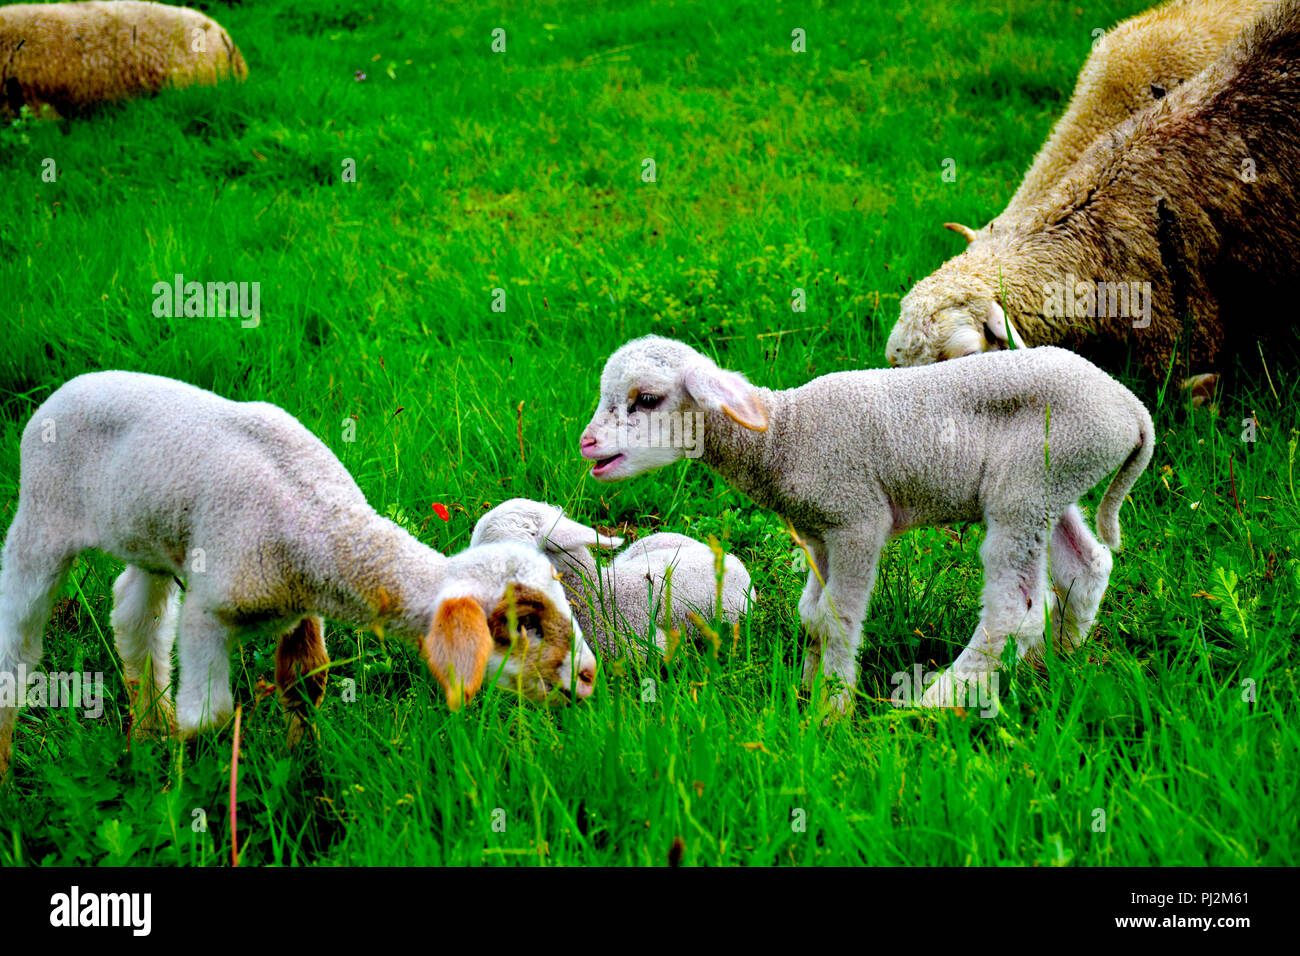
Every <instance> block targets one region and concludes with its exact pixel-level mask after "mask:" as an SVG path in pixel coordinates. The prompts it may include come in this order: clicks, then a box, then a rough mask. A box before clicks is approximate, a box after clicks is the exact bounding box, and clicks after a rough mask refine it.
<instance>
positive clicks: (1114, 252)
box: [887, 0, 1300, 379]
mask: <svg viewBox="0 0 1300 956" xmlns="http://www.w3.org/2000/svg"><path fill="white" fill-rule="evenodd" d="M1298 166H1300V2H1297V0H1285V2H1280V3H1278V4H1277V5H1276V6H1275V7H1274V8H1272V9H1271V11H1270V12H1268V13H1266V14H1265V15H1264V16H1262V17H1260V18H1259V19H1258V20H1256V21H1255V22H1253V23H1252V24H1251V25H1250V26H1248V27H1247V28H1246V29H1245V30H1243V31H1242V32H1241V33H1240V34H1239V35H1238V36H1237V38H1236V39H1235V40H1233V42H1232V43H1231V44H1230V45H1229V46H1228V48H1227V49H1226V50H1225V51H1224V53H1223V55H1222V56H1221V57H1220V58H1219V59H1218V60H1217V61H1215V63H1214V64H1213V65H1212V66H1210V67H1209V68H1207V69H1206V70H1204V71H1202V72H1201V73H1199V74H1197V75H1196V76H1195V77H1194V78H1193V79H1191V80H1189V81H1187V82H1186V83H1184V84H1183V85H1182V86H1180V87H1178V88H1177V89H1174V90H1171V91H1170V92H1169V94H1168V95H1167V96H1166V97H1165V98H1164V99H1162V100H1161V101H1160V102H1159V103H1157V104H1156V105H1155V106H1153V107H1151V108H1150V109H1148V110H1146V111H1144V112H1142V113H1140V114H1139V115H1137V116H1135V117H1133V118H1131V119H1129V120H1127V121H1125V122H1124V123H1122V124H1121V125H1120V126H1119V127H1117V128H1116V129H1114V130H1112V131H1111V132H1110V133H1109V134H1108V135H1106V136H1103V137H1102V138H1101V139H1099V140H1098V141H1097V142H1095V143H1094V144H1093V145H1092V146H1091V147H1090V148H1089V149H1088V150H1087V152H1085V153H1084V155H1083V157H1082V158H1080V160H1079V161H1078V162H1077V163H1076V164H1075V165H1074V167H1073V168H1072V169H1071V171H1070V172H1069V174H1068V175H1067V176H1066V177H1065V178H1064V179H1063V180H1062V181H1061V182H1060V183H1058V184H1057V185H1056V186H1054V187H1053V188H1052V189H1051V190H1050V191H1049V192H1048V194H1047V196H1046V198H1045V199H1043V201H1042V202H1040V203H1039V204H1038V205H1037V206H1036V207H1035V209H1034V210H1033V211H1031V212H1026V213H1022V214H1020V215H1019V216H1017V217H1016V218H1015V219H1014V220H1012V221H1009V222H1007V223H1005V224H1000V225H999V229H998V231H997V232H996V233H995V234H993V235H991V236H989V237H988V238H987V239H985V240H983V241H981V242H978V243H974V244H972V245H971V246H970V247H969V248H967V250H966V251H965V252H964V253H963V254H962V255H960V256H957V257H956V258H954V259H950V260H949V261H948V262H946V263H945V264H944V265H943V266H942V268H940V269H939V270H938V271H937V272H935V273H934V274H933V275H931V276H929V277H927V278H926V279H924V280H922V281H921V282H919V283H917V284H916V286H915V287H914V288H913V289H912V290H911V291H910V292H908V294H907V295H906V296H905V297H904V299H903V302H902V308H901V312H900V316H899V320H898V324H897V325H896V326H895V327H894V330H893V332H892V333H891V334H890V337H889V343H888V346H887V352H888V359H889V362H890V364H891V365H921V364H925V363H928V362H936V361H942V360H944V359H948V358H955V357H958V356H961V355H966V354H970V353H973V352H981V351H987V350H990V349H998V348H1003V347H1005V346H1006V343H1007V338H1008V322H1007V320H1008V319H1009V325H1010V328H1011V329H1012V330H1013V332H1012V334H1015V333H1018V335H1019V336H1020V337H1021V339H1022V340H1023V341H1024V342H1026V343H1028V344H1029V345H1045V344H1064V345H1068V346H1071V347H1080V346H1083V345H1084V344H1085V343H1088V336H1089V335H1095V336H1096V337H1097V339H1098V342H1096V343H1089V344H1090V345H1091V346H1092V347H1094V348H1096V349H1097V350H1098V354H1099V356H1104V357H1105V358H1106V359H1107V360H1110V359H1111V358H1113V357H1114V356H1112V355H1108V354H1107V352H1108V351H1111V352H1115V351H1119V350H1121V349H1123V348H1124V347H1126V346H1127V347H1130V348H1131V349H1132V352H1133V354H1134V355H1135V356H1136V357H1137V358H1138V359H1139V360H1140V362H1141V363H1142V364H1143V365H1144V366H1145V367H1146V368H1147V369H1148V370H1149V371H1150V372H1151V373H1152V374H1153V375H1155V376H1158V377H1159V378H1161V379H1162V378H1163V377H1164V376H1165V375H1166V374H1167V373H1168V370H1169V368H1170V366H1171V363H1173V362H1174V360H1175V359H1176V358H1177V359H1179V367H1180V370H1181V371H1182V372H1183V373H1184V374H1188V373H1190V372H1192V371H1202V372H1203V371H1208V370H1213V369H1215V368H1216V367H1217V363H1219V362H1220V360H1221V359H1222V358H1223V357H1224V356H1225V355H1226V354H1227V353H1228V352H1229V350H1230V347H1231V346H1233V345H1234V344H1235V343H1233V342H1230V341H1228V339H1227V337H1228V335H1229V334H1235V335H1238V336H1243V337H1246V336H1253V335H1254V334H1258V332H1259V331H1260V329H1261V317H1262V316H1266V315H1269V314H1272V313H1273V312H1274V311H1275V304H1276V302H1279V301H1288V299H1289V297H1290V296H1291V295H1292V294H1294V292H1295V291H1297V289H1298V288H1300V182H1298V181H1297V179H1296V177H1295V175H1294V170H1295V169H1296V168H1297V167H1298ZM1185 321H1186V322H1187V323H1188V330H1187V331H1188V333H1189V334H1184V322H1185ZM1184 351H1186V353H1187V355H1188V364H1187V365H1186V366H1183V362H1182V360H1181V359H1182V356H1183V355H1184Z"/></svg>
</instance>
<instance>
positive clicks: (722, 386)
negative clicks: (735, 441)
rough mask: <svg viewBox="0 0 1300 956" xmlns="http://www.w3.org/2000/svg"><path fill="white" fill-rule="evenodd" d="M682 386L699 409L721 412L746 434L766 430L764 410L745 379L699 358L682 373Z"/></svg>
mask: <svg viewBox="0 0 1300 956" xmlns="http://www.w3.org/2000/svg"><path fill="white" fill-rule="evenodd" d="M682 387H683V388H685V389H686V394H688V395H690V397H691V398H692V399H694V400H695V403H696V404H697V405H699V406H700V407H701V408H703V409H705V410H707V411H720V412H723V413H724V414H725V415H726V416H727V417H728V418H730V419H731V420H732V421H733V422H735V423H736V424H737V425H743V426H744V427H745V428H748V429H749V430H750V431H755V432H765V431H767V409H765V408H764V407H763V400H762V399H761V398H759V397H758V389H756V388H754V386H753V385H750V384H749V382H747V381H745V376H743V375H739V374H737V373H736V372H728V371H727V370H726V369H721V368H718V367H717V366H716V365H714V364H713V363H712V362H710V361H709V360H708V359H704V358H701V359H700V360H699V361H697V362H695V363H693V364H692V365H691V366H690V367H688V368H687V369H686V371H685V372H683V373H682Z"/></svg>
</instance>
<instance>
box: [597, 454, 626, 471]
mask: <svg viewBox="0 0 1300 956" xmlns="http://www.w3.org/2000/svg"><path fill="white" fill-rule="evenodd" d="M624 457H625V456H624V455H623V453H622V452H619V453H618V454H617V455H611V456H609V457H608V458H597V459H596V464H594V465H593V466H592V467H591V473H592V474H593V475H603V474H605V473H606V472H607V471H609V470H610V469H611V468H613V467H614V465H616V464H617V463H618V462H620V461H622V460H623V458H624Z"/></svg>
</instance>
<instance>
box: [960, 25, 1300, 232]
mask: <svg viewBox="0 0 1300 956" xmlns="http://www.w3.org/2000/svg"><path fill="white" fill-rule="evenodd" d="M1275 2H1276V0H1172V2H1171V3H1166V4H1164V5H1163V6H1159V7H1156V8H1155V9H1153V10H1148V11H1147V12H1146V13H1142V14H1139V15H1138V16H1135V17H1131V18H1129V19H1128V20H1125V21H1124V22H1123V23H1121V24H1119V25H1118V26H1117V27H1115V28H1114V29H1113V30H1111V31H1110V32H1109V33H1107V34H1106V35H1105V36H1103V37H1101V38H1100V39H1099V40H1098V41H1097V43H1096V44H1095V45H1094V47H1093V51H1092V53H1091V54H1090V55H1089V56H1088V61H1087V62H1086V63H1084V65H1083V69H1082V70H1080V71H1079V82H1078V83H1077V84H1076V85H1075V87H1074V94H1073V95H1072V96H1071V97H1070V103H1069V105H1068V106H1067V107H1066V108H1065V113H1064V114H1062V116H1061V118H1060V119H1059V120H1057V123H1056V125H1055V126H1054V127H1052V132H1051V135H1050V136H1048V138H1047V142H1046V143H1044V144H1043V147H1042V149H1040V150H1039V151H1038V155H1037V156H1035V157H1034V162H1033V165H1031V166H1030V167H1029V171H1028V172H1027V173H1025V178H1024V179H1023V180H1022V181H1021V183H1020V188H1018V189H1017V190H1016V192H1015V195H1014V196H1012V197H1011V202H1010V203H1008V204H1007V208H1006V209H1005V210H1004V211H1003V212H1002V213H1001V215H999V216H998V219H997V220H994V222H993V223H990V224H989V225H987V226H985V227H984V228H983V229H981V230H978V231H976V230H973V229H971V228H970V227H968V226H963V225H961V224H960V223H953V222H946V223H944V226H946V227H947V228H949V229H951V230H952V231H953V232H956V233H959V234H960V235H962V236H964V237H965V238H966V240H967V241H968V242H972V241H975V240H976V239H977V238H979V237H982V236H985V235H987V234H988V231H989V230H990V229H994V228H996V223H997V221H999V220H1004V219H1006V218H1009V217H1014V216H1015V215H1016V213H1017V212H1018V211H1021V210H1025V209H1028V208H1030V207H1031V206H1033V205H1034V203H1036V202H1037V201H1038V200H1040V199H1041V198H1042V197H1043V196H1044V195H1045V194H1046V193H1047V192H1048V190H1050V189H1051V188H1052V186H1054V185H1055V184H1056V183H1058V182H1060V180H1061V179H1062V177H1064V176H1065V174H1066V173H1067V172H1069V170H1070V167H1071V166H1073V165H1074V164H1075V162H1076V161H1077V160H1078V159H1079V157H1080V156H1082V155H1083V152H1084V150H1086V149H1087V148H1088V147H1089V146H1090V145H1091V144H1092V143H1093V141H1094V140H1096V139H1097V137H1098V136H1100V135H1101V134H1103V133H1105V132H1106V131H1107V130H1109V129H1112V128H1113V127H1115V126H1117V125H1119V124H1120V123H1122V122H1123V121H1124V120H1126V119H1128V118H1129V117H1130V116H1132V115H1134V114H1135V113H1140V112H1141V111H1142V110H1144V109H1146V108H1147V107H1149V106H1151V105H1152V104H1154V103H1155V102H1156V101H1157V100H1159V99H1161V98H1163V97H1164V96H1165V95H1166V94H1167V93H1168V92H1169V91H1170V90H1172V89H1174V88H1175V87H1177V86H1180V85H1181V84H1183V83H1185V82H1186V81H1187V80H1189V79H1191V78H1192V77H1193V76H1195V75H1196V74H1197V73H1199V72H1200V71H1201V70H1203V69H1205V68H1206V67H1207V66H1209V65H1210V64H1211V63H1213V62H1214V60H1215V58H1216V57H1217V56H1219V54H1221V53H1222V52H1223V49H1224V47H1226V46H1227V45H1228V43H1229V41H1231V40H1232V38H1233V37H1234V36H1236V35H1237V34H1238V33H1239V32H1241V30H1242V28H1244V27H1245V26H1246V24H1248V23H1250V21H1251V20H1253V19H1254V18H1255V17H1257V16H1258V15H1259V14H1261V13H1262V12H1264V11H1265V10H1266V9H1268V8H1269V7H1271V6H1273V4H1274V3H1275Z"/></svg>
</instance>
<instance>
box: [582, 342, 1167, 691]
mask: <svg viewBox="0 0 1300 956" xmlns="http://www.w3.org/2000/svg"><path fill="white" fill-rule="evenodd" d="M1049 408H1050V410H1051V418H1050V432H1049V431H1048V423H1047V413H1048V409H1049ZM688 412H698V413H701V414H703V415H704V416H705V417H704V429H703V435H704V453H703V460H704V462H705V463H706V464H707V465H708V466H709V467H710V468H712V469H713V470H715V471H717V472H718V473H719V474H721V475H722V476H723V477H724V478H726V479H727V480H728V481H729V482H730V483H731V484H732V485H733V486H734V487H736V488H737V489H738V490H740V491H742V492H744V493H745V494H747V495H749V497H750V498H752V499H753V500H754V502H755V503H756V504H758V505H760V506H762V507H765V508H771V509H772V510H774V511H776V512H777V513H778V514H780V515H781V516H782V517H784V518H785V519H787V520H788V521H789V522H790V523H791V524H792V525H793V526H794V528H795V530H796V531H797V532H798V534H799V536H800V537H801V538H802V539H803V541H804V543H805V544H806V545H807V546H808V548H809V551H810V552H811V556H812V558H813V563H814V565H815V568H814V569H813V570H812V571H810V573H809V575H808V581H807V584H806V585H805V587H804V591H803V596H802V598H801V599H800V601H799V616H800V618H801V619H802V620H803V622H804V625H805V626H806V627H807V629H808V631H809V634H810V636H811V648H810V653H809V655H808V657H807V659H806V661H805V668H804V681H805V683H807V684H811V682H812V680H813V677H814V676H815V674H816V672H817V669H818V659H819V658H820V664H821V669H822V671H823V673H824V674H825V676H826V677H828V678H837V679H838V680H839V681H840V682H841V683H842V685H843V686H842V688H841V689H840V691H839V692H838V693H837V694H836V696H835V698H834V702H835V704H836V705H837V706H838V707H840V708H844V707H846V706H847V705H848V704H849V703H850V701H851V695H852V691H853V688H854V687H855V685H856V682H857V650H858V645H859V643H860V642H861V640H862V621H863V618H864V616H865V614H866V610H867V602H868V600H869V598H870V596H871V589H872V587H873V585H874V582H875V578H876V567H877V562H878V561H879V558H880V552H881V550H882V549H883V548H884V546H885V544H886V542H888V541H889V539H890V538H892V537H893V536H895V535H897V534H899V533H901V532H903V531H905V530H907V529H909V528H915V527H920V526H924V525H932V524H937V523H940V522H961V521H977V520H980V519H981V518H983V519H984V520H985V521H986V522H987V524H988V534H987V536H986V538H985V541H984V545H983V547H982V548H981V551H980V554H981V558H982V559H983V562H984V572H985V579H984V605H983V613H982V614H981V618H980V623H979V626H978V627H977V628H976V630H975V635H974V637H973V639H972V640H971V642H970V644H969V645H968V646H967V647H966V649H965V650H964V651H963V652H962V653H961V655H960V656H959V657H958V658H957V660H956V662H955V663H954V664H953V665H952V667H951V668H950V669H949V670H948V671H947V672H946V673H945V674H944V675H943V676H942V678H941V680H940V681H937V682H935V683H934V684H932V685H931V687H930V688H929V689H928V690H927V691H926V695H925V697H924V700H923V702H924V703H927V704H945V703H949V702H951V701H953V700H954V699H960V698H961V695H962V694H963V693H964V692H965V691H966V686H965V685H966V683H967V682H968V681H970V680H972V679H973V678H977V677H978V676H979V675H982V674H986V673H988V672H990V671H992V670H994V669H996V668H997V666H998V660H999V655H1000V654H1001V652H1002V648H1003V645H1004V644H1005V642H1006V639H1007V637H1009V636H1010V635H1012V634H1014V635H1016V641H1017V645H1018V650H1019V652H1020V655H1021V656H1022V657H1025V656H1029V657H1034V656H1036V655H1038V654H1039V653H1040V652H1041V650H1042V646H1043V634H1044V612H1045V609H1046V606H1047V601H1048V599H1049V594H1050V600H1051V601H1052V633H1053V635H1054V638H1055V640H1056V642H1057V643H1058V644H1059V645H1060V646H1061V647H1062V648H1063V649H1072V648H1074V647H1077V646H1079V645H1080V644H1082V643H1083V642H1084V640H1085V639H1086V638H1087V636H1088V630H1089V629H1090V628H1091V626H1092V623H1093V620H1094V618H1095V617H1096V614H1097V608H1098V606H1099V605H1100V603H1101V599H1102V595H1103V593H1104V592H1105V590H1106V584H1107V581H1108V580H1109V577H1110V569H1111V556H1110V553H1109V552H1108V551H1107V550H1106V549H1105V548H1104V547H1102V546H1101V544H1099V543H1098V542H1097V540H1096V539H1095V538H1094V537H1093V536H1092V535H1091V534H1090V533H1089V531H1088V529H1087V527H1086V526H1085V524H1084V522H1083V516H1082V513H1081V512H1080V511H1079V507H1078V505H1077V502H1078V500H1079V497H1080V496H1081V495H1083V494H1084V492H1086V491H1087V490H1088V489H1090V488H1092V487H1093V486H1094V485H1095V484H1097V482H1099V481H1100V480H1101V479H1102V478H1104V477H1105V476H1106V475H1107V474H1108V473H1109V472H1110V471H1112V470H1113V469H1115V468H1117V467H1118V468H1119V471H1118V473H1117V474H1116V475H1115V477H1114V479H1113V480H1112V481H1111V483H1110V486H1109V487H1108V488H1107V489H1106V493H1105V495H1104V496H1103V497H1102V500H1101V504H1100V506H1099V507H1098V509H1097V530H1098V533H1099V534H1100V535H1101V539H1102V541H1105V542H1106V544H1107V545H1109V546H1110V547H1111V548H1114V549H1118V548H1119V544H1120V532H1119V509H1120V505H1121V504H1122V503H1123V501H1124V496H1125V495H1126V494H1127V493H1128V490H1129V489H1130V488H1131V487H1132V486H1133V483H1134V482H1135V481H1136V480H1137V478H1138V476H1139V475H1141V474H1142V471H1143V470H1144V469H1145V468H1146V466H1147V463H1148V462H1149V461H1150V459H1151V453H1152V449H1153V446H1154V437H1153V432H1152V426H1151V417H1150V415H1148V414H1147V410H1146V409H1145V408H1144V407H1143V405H1142V403H1141V402H1140V401H1138V400H1137V398H1136V397H1135V396H1134V395H1133V394H1132V393H1131V392H1130V391H1128V389H1126V388H1124V386H1122V385H1120V384H1119V383H1118V382H1116V381H1115V380H1114V379H1113V378H1111V377H1110V376H1108V375H1106V374H1105V373H1104V372H1102V371H1101V370H1100V369H1098V368H1097V367H1096V366H1094V365H1092V364H1090V363H1089V362H1088V361H1086V360H1085V359H1083V358H1080V357H1079V356H1077V355H1075V354H1073V353H1071V352H1067V351H1064V350H1062V349H1055V348H1039V349H1025V350H1018V351H1011V352H1002V353H997V354H991V355H987V356H980V357H975V358H970V359H966V360H964V361H960V362H947V363H944V364H942V365H933V366H928V367H926V368H918V369H899V370H870V371H856V372H837V373H834V374H831V375H824V376H822V377H821V378H817V379H814V380H813V381H811V382H809V383H808V384H806V385H803V386H800V387H799V388H794V389H789V390H785V391H770V390H768V389H764V388H755V387H754V386H752V385H750V384H749V383H748V382H747V381H746V380H745V379H744V378H743V377H742V376H740V375H738V374H736V373H734V372H729V371H725V370H723V369H720V368H719V367H718V366H717V365H715V364H714V363H713V362H712V361H711V360H710V359H708V358H706V357H705V356H703V355H701V354H700V353H699V352H697V351H695V350H694V349H692V348H691V347H690V346H687V345H684V344H682V343H680V342H675V341H672V340H671V339H664V338H659V337H657V336H649V337H647V338H641V339H636V340H634V341H632V342H629V343H628V344H626V345H624V346H623V347H622V348H620V349H619V350H618V351H617V352H615V353H614V354H613V355H612V356H611V357H610V359H609V361H608V362H607V363H606V364H605V369H604V372H603V373H602V375H601V380H600V404H599V406H598V407H597V410H596V413H595V415H594V416H593V417H592V420H591V423H590V424H589V425H588V426H587V428H586V430H585V431H584V432H583V434H582V440H581V450H582V454H583V457H585V458H588V459H591V460H593V461H594V462H595V465H594V467H593V468H592V472H591V473H592V476H593V477H594V478H596V479H598V480H600V481H614V480H617V479H621V478H629V477H631V476H633V475H636V474H639V473H641V472H643V471H647V470H650V469H652V468H657V467H660V466H662V465H664V464H666V463H667V462H666V461H665V456H666V453H665V450H664V449H663V448H653V449H647V448H644V447H641V446H640V445H639V444H638V442H637V441H636V436H637V435H638V434H646V433H647V428H648V426H649V424H650V422H649V418H650V416H654V415H663V414H668V415H673V414H680V413H688ZM1045 445H1046V446H1047V447H1048V448H1050V466H1048V465H1047V464H1045V461H1044V446H1045ZM679 457H680V455H679ZM1049 540H1050V542H1051V559H1052V567H1051V572H1050V574H1051V585H1052V590H1051V591H1050V592H1049V590H1048V569H1047V548H1048V542H1049ZM819 573H820V580H819ZM822 581H824V582H825V586H824V587H823V584H822ZM1062 602H1064V603H1062Z"/></svg>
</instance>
